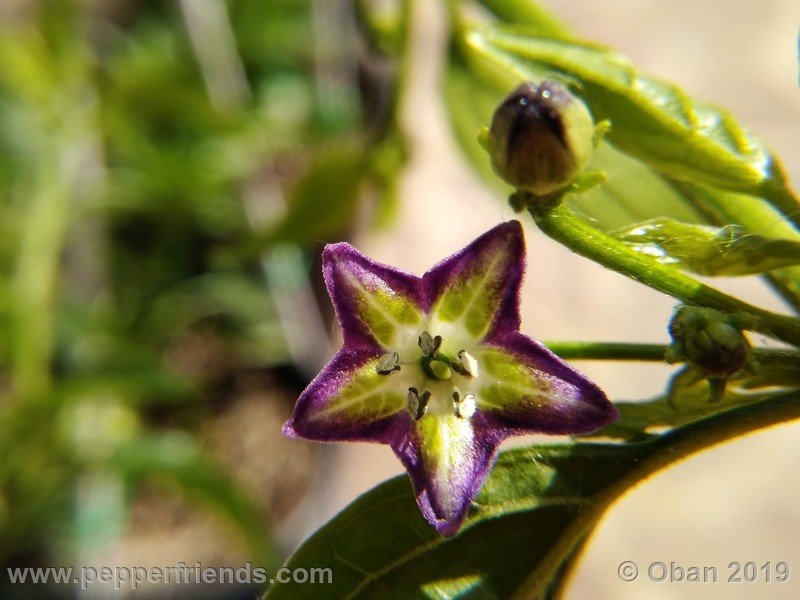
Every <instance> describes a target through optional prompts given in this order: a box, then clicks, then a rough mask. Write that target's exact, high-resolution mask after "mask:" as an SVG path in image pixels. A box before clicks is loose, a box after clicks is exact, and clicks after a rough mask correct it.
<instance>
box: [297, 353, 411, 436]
mask: <svg viewBox="0 0 800 600" xmlns="http://www.w3.org/2000/svg"><path fill="white" fill-rule="evenodd" d="M375 360H376V355H375V354H371V353H366V352H363V351H355V350H351V349H342V350H340V351H339V353H338V354H337V355H336V356H334V357H333V359H332V360H331V361H330V362H329V363H328V364H327V365H326V366H325V368H324V369H323V370H322V372H321V373H320V374H319V375H317V376H316V377H315V378H314V380H313V381H312V382H311V383H310V384H309V386H308V387H307V388H306V389H305V390H304V391H303V393H302V394H301V395H300V398H298V400H297V403H296V404H295V407H294V413H293V414H292V417H291V418H290V419H289V420H288V421H286V423H285V424H284V425H283V433H284V435H287V436H289V437H294V438H306V439H311V440H318V441H322V442H337V441H364V442H377V443H384V444H389V443H392V442H393V441H394V440H397V439H402V438H403V437H404V436H405V434H406V431H407V429H408V427H409V419H408V416H407V413H406V411H405V397H404V396H403V395H402V393H403V392H405V390H400V392H399V394H400V396H399V398H400V401H399V403H398V406H399V410H396V411H393V413H392V414H388V413H389V412H390V411H387V410H386V409H385V406H384V407H383V409H382V410H381V406H380V405H379V406H378V407H376V408H377V410H364V409H359V410H347V409H346V408H345V409H343V410H340V409H339V406H338V403H341V402H342V401H343V399H344V400H346V391H347V389H348V386H353V387H358V388H360V389H366V390H368V393H367V394H366V396H367V397H368V398H376V397H377V395H378V394H380V393H383V392H384V391H385V392H386V393H394V391H393V389H392V388H393V387H394V386H391V385H390V383H391V381H390V380H391V377H392V375H380V374H378V373H377V372H376V371H375V369H374V364H375ZM357 378H358V381H356V379H357ZM371 386H372V387H371ZM370 393H374V394H375V395H373V396H371V397H370V396H369V394H370ZM343 396H344V398H343Z"/></svg>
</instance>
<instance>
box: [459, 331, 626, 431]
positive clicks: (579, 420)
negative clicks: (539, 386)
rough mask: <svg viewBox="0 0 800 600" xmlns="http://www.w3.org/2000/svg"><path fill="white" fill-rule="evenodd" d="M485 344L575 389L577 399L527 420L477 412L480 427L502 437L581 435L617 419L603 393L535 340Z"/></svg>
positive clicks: (506, 338) (519, 337)
mask: <svg viewBox="0 0 800 600" xmlns="http://www.w3.org/2000/svg"><path fill="white" fill-rule="evenodd" d="M484 343H485V344H486V345H488V346H494V347H496V348H499V349H500V350H504V351H506V352H509V353H511V354H513V355H514V356H516V357H517V358H519V359H520V360H522V361H523V362H526V363H528V364H529V365H532V366H533V367H534V368H536V369H538V370H540V371H543V372H544V373H547V374H548V375H551V376H554V377H556V378H558V380H560V381H562V382H564V383H565V384H567V385H568V386H570V387H572V388H575V389H577V390H578V395H577V396H576V397H575V398H574V402H573V403H572V404H571V405H570V406H569V407H565V408H563V409H562V410H561V411H560V412H558V411H553V412H552V413H551V414H545V413H541V412H539V413H537V414H533V415H531V418H530V419H529V420H527V419H521V420H518V419H511V418H505V417H503V416H502V415H498V414H496V413H494V412H484V411H478V413H476V414H475V417H474V418H475V419H476V421H478V423H479V424H480V427H485V428H490V429H498V430H499V431H501V432H502V433H503V435H504V437H510V436H514V435H521V434H528V433H545V434H550V435H580V434H585V433H590V432H592V431H596V430H598V429H600V428H601V427H604V426H605V425H609V424H611V423H613V422H615V421H617V420H618V419H619V410H618V409H617V407H616V406H615V405H614V404H613V403H612V402H610V401H609V400H608V398H607V397H606V395H605V393H604V392H603V390H601V389H600V388H599V387H598V386H597V385H595V384H594V383H592V382H591V381H590V380H589V379H587V378H586V377H585V376H584V375H583V374H581V373H580V372H578V371H577V370H576V369H574V368H572V367H571V366H570V365H569V364H567V363H566V362H564V360H563V359H561V358H559V357H558V356H556V355H555V354H553V352H551V351H550V349H548V348H547V347H546V346H544V345H543V344H541V343H539V342H537V341H536V340H534V339H531V338H530V337H528V336H526V335H524V334H522V333H520V332H516V331H515V332H510V333H506V334H504V335H502V336H496V337H495V338H494V339H491V340H489V339H487V340H485V342H484Z"/></svg>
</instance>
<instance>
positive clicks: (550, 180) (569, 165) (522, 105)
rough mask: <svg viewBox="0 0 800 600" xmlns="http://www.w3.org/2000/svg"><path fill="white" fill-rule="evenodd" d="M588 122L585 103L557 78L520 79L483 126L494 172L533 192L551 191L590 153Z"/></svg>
mask: <svg viewBox="0 0 800 600" xmlns="http://www.w3.org/2000/svg"><path fill="white" fill-rule="evenodd" d="M593 139H594V121H592V116H591V114H590V113H589V110H588V109H587V108H586V105H585V104H584V103H583V102H581V101H580V100H579V99H578V98H576V97H575V96H573V95H572V94H570V93H569V91H568V90H567V88H565V87H564V86H563V85H561V84H559V83H555V82H552V81H544V82H542V83H541V84H539V85H536V84H535V83H524V84H522V85H521V86H519V87H518V88H517V89H515V90H514V91H513V92H511V93H510V94H509V95H508V96H507V97H506V98H505V100H503V102H502V103H501V104H500V106H498V107H497V110H495V112H494V116H493V117H492V126H491V128H490V129H489V140H488V143H489V155H490V156H491V160H492V167H493V168H494V170H495V172H496V173H497V174H498V175H499V176H500V177H502V178H503V179H504V180H506V181H507V182H508V183H510V184H511V185H513V186H514V187H515V188H517V190H520V191H524V192H529V193H531V194H533V195H535V196H544V195H546V194H550V193H552V192H555V191H557V190H559V189H561V188H563V187H565V186H566V185H568V184H569V183H570V182H572V180H573V179H574V178H575V176H576V175H578V174H579V173H580V172H581V171H582V170H583V169H584V168H586V165H587V164H588V163H589V160H590V159H591V157H592V150H593Z"/></svg>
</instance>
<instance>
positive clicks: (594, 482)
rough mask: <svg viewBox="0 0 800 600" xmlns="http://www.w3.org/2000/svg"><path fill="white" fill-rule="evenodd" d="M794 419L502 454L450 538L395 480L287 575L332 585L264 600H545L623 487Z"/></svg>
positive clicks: (352, 509) (743, 411)
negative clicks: (316, 574) (324, 579)
mask: <svg viewBox="0 0 800 600" xmlns="http://www.w3.org/2000/svg"><path fill="white" fill-rule="evenodd" d="M717 410H718V411H720V408H719V405H717ZM778 413H781V414H778ZM798 413H800V405H798V403H797V393H794V394H784V395H782V396H779V397H775V398H771V399H768V400H765V401H764V402H762V403H756V404H753V405H750V406H740V407H736V408H733V409H731V410H725V411H721V413H720V414H719V415H715V416H714V418H709V419H705V420H701V421H699V422H697V423H693V424H691V425H687V426H685V427H683V428H680V429H679V430H678V431H674V432H668V433H664V434H662V435H659V436H657V437H654V438H652V439H650V440H648V441H645V442H642V443H625V444H599V443H578V444H564V445H552V446H528V447H520V448H515V449H513V450H509V451H507V452H504V453H502V454H501V455H500V458H499V459H498V462H497V464H496V466H495V467H494V470H493V471H492V473H491V475H490V476H489V479H488V480H487V482H486V484H485V485H484V487H483V489H482V490H481V492H480V493H479V494H478V496H477V498H476V499H475V501H474V503H473V506H472V510H471V512H470V514H469V516H468V518H467V520H466V521H465V523H464V526H463V529H462V530H461V532H460V533H459V534H458V535H456V536H454V537H452V538H444V537H441V536H438V535H437V534H436V533H435V532H434V531H433V530H432V529H431V528H430V527H428V526H427V524H426V523H425V521H424V520H423V519H422V517H421V516H420V514H419V512H418V511H417V509H416V506H415V503H414V497H413V493H412V490H411V486H410V485H409V483H408V481H407V479H406V478H405V477H396V478H394V479H391V480H389V481H388V482H385V483H383V484H381V485H379V486H378V487H376V488H374V489H373V490H372V491H370V492H368V493H366V494H364V495H363V496H361V497H360V498H358V499H357V500H356V501H355V502H353V503H352V504H351V505H350V506H349V507H347V508H346V509H345V510H344V511H342V512H341V513H340V514H339V515H338V516H336V517H335V518H334V519H332V520H331V521H330V522H329V523H328V524H327V525H325V526H324V527H322V528H321V529H319V530H318V531H317V532H316V533H315V534H314V535H313V536H311V538H309V539H308V540H307V541H306V542H305V543H304V544H303V545H302V546H301V547H300V548H299V549H298V550H297V552H295V554H294V555H293V556H292V557H291V558H290V559H289V560H288V561H287V563H286V564H285V566H286V567H287V568H290V569H296V568H306V569H310V568H312V567H314V568H317V569H319V568H329V569H331V571H332V578H333V582H332V583H325V584H317V585H314V584H309V583H307V582H306V583H302V584H300V583H293V582H290V583H279V584H276V585H275V586H274V587H273V588H272V589H271V590H270V591H269V592H268V594H267V596H266V598H267V600H280V599H282V598H292V599H293V600H294V599H302V598H319V597H321V596H325V597H330V598H359V599H362V598H454V597H464V598H466V597H469V598H509V597H512V596H514V595H515V594H519V596H520V597H525V598H552V597H554V594H555V593H556V591H557V590H560V589H562V588H563V586H564V576H565V575H567V574H568V573H569V572H570V567H571V566H572V565H573V564H574V561H575V560H576V559H577V556H578V553H579V551H580V549H581V547H582V545H583V544H584V542H585V540H586V538H587V536H588V535H589V533H590V532H591V530H592V528H593V527H594V525H595V524H596V523H597V520H598V519H599V518H600V516H601V515H602V513H603V511H604V510H605V509H606V508H607V507H608V505H609V504H610V503H611V502H613V501H614V500H615V499H616V498H617V497H618V496H619V495H620V494H621V493H623V492H624V491H625V490H626V489H627V488H628V486H630V485H633V484H635V483H636V482H637V481H639V480H640V479H641V478H643V477H647V476H649V475H650V474H652V473H653V472H654V471H656V470H658V469H659V468H662V467H664V466H666V465H667V464H669V463H670V462H672V461H674V460H678V459H680V458H682V457H684V456H686V454H688V453H690V452H692V451H695V450H698V449H700V448H702V447H704V445H707V444H711V443H715V442H718V441H720V438H718V437H715V435H709V434H710V433H711V432H712V431H713V432H715V434H716V435H724V432H726V431H727V432H728V433H727V435H729V436H730V435H733V434H732V433H731V431H736V432H738V433H742V432H744V431H750V430H753V429H756V428H759V427H763V426H767V425H770V424H773V423H776V422H781V421H782V420H784V419H787V418H793V417H796V416H799V415H798ZM742 423H746V425H744V426H741V424H742ZM736 424H739V425H736ZM722 439H724V437H723V438H722Z"/></svg>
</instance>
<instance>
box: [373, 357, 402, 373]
mask: <svg viewBox="0 0 800 600" xmlns="http://www.w3.org/2000/svg"><path fill="white" fill-rule="evenodd" d="M399 362H400V356H399V355H398V354H397V352H389V353H387V354H384V355H383V356H381V357H380V358H379V359H378V364H377V365H375V370H376V371H377V372H378V374H379V375H388V374H389V373H393V372H394V371H399V370H400V364H399Z"/></svg>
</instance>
